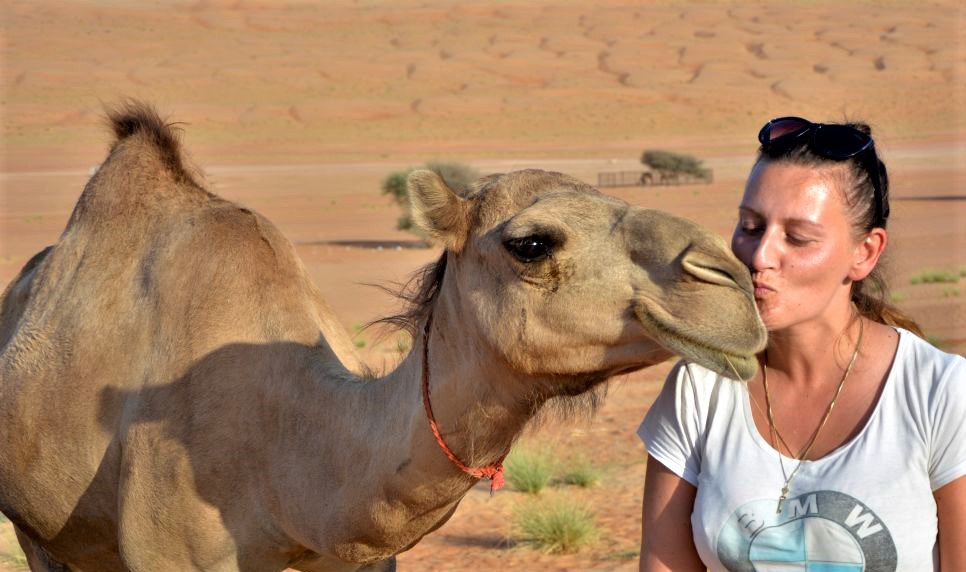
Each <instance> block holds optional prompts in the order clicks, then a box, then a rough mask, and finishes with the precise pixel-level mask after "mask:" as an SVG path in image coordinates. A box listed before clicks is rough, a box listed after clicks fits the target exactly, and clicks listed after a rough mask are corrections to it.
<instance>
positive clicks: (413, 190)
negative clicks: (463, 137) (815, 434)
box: [409, 170, 766, 397]
mask: <svg viewBox="0 0 966 572" xmlns="http://www.w3.org/2000/svg"><path fill="white" fill-rule="evenodd" d="M409 195H410V202H411V204H412V217H413V220H414V222H415V223H416V224H417V225H418V226H419V227H420V228H422V229H423V230H424V231H425V232H426V233H427V234H428V235H429V236H430V237H431V238H432V239H433V240H435V241H437V242H438V243H440V244H442V245H443V246H444V247H445V248H446V253H445V254H444V258H443V259H441V260H440V262H439V263H438V265H442V267H443V268H442V270H443V271H442V272H441V271H437V272H436V275H437V278H438V280H440V281H441V283H440V284H439V285H438V294H437V295H436V296H435V298H436V300H434V301H433V303H434V304H443V306H444V308H445V309H446V310H447V311H449V312H452V313H454V314H456V315H457V317H456V318H455V319H456V322H457V323H459V325H461V329H462V332H464V333H466V335H471V334H469V332H473V334H472V335H476V336H478V338H479V339H478V340H476V341H475V345H474V347H475V348H476V351H479V352H482V353H484V354H485V356H486V357H485V358H482V359H485V360H502V361H503V362H505V365H506V366H508V367H509V369H510V370H511V371H516V372H520V373H521V374H524V375H526V376H528V379H537V380H544V381H545V382H546V383H545V387H546V393H547V394H548V395H547V396H548V397H549V396H552V395H560V394H577V393H581V392H583V391H586V390H587V389H589V388H590V387H591V386H593V385H594V384H596V383H597V382H599V381H602V380H605V379H607V378H609V377H611V376H613V375H615V374H620V373H625V372H629V371H633V370H636V369H640V368H643V367H647V366H649V365H653V364H656V363H659V362H661V361H664V360H666V359H667V358H668V357H670V356H671V355H672V354H679V355H681V356H682V357H684V358H686V359H689V360H692V361H694V362H697V363H699V364H701V365H704V366H706V367H708V368H710V369H712V370H714V371H716V372H719V373H721V374H723V375H727V376H729V377H732V378H741V379H745V380H747V379H750V378H751V377H752V376H753V375H754V374H755V372H756V369H757V361H756V359H755V357H754V356H755V354H756V353H757V352H758V351H760V350H761V349H762V348H763V347H764V344H765V339H766V333H765V329H764V326H763V325H762V323H761V320H760V319H759V317H758V313H757V310H756V308H755V303H754V299H753V296H752V284H751V279H750V276H749V274H748V271H747V269H746V268H745V267H744V266H743V265H742V264H741V263H740V262H739V261H738V260H737V259H736V258H735V257H734V256H733V255H732V253H731V251H730V249H729V248H728V246H727V245H726V243H725V242H724V240H722V239H721V238H720V237H718V236H716V235H714V234H712V233H711V232H709V231H707V230H705V229H702V228H701V227H699V226H697V225H696V224H694V223H692V222H690V221H687V220H684V219H681V218H678V217H675V216H672V215H670V214H667V213H663V212H660V211H656V210H649V209H644V208H640V207H635V206H631V205H629V204H627V203H626V202H624V201H622V200H619V199H616V198H613V197H609V196H606V195H603V194H601V193H600V192H598V191H597V190H595V189H593V188H592V187H590V186H588V185H586V184H584V183H583V182H581V181H578V180H576V179H574V178H572V177H568V176H566V175H562V174H559V173H552V172H544V171H539V170H525V171H518V172H513V173H508V174H501V175H491V176H488V177H484V178H482V179H480V180H479V181H478V182H477V183H476V184H475V185H474V186H473V187H472V188H471V189H470V190H469V191H468V192H467V193H466V194H465V196H460V195H459V194H457V193H455V192H454V191H453V190H451V189H450V188H449V187H447V185H446V183H445V182H444V181H443V180H442V179H441V178H440V177H439V176H438V175H437V174H435V173H433V172H430V171H416V172H414V173H412V174H411V175H410V177H409Z"/></svg>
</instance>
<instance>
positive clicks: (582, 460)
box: [560, 455, 601, 489]
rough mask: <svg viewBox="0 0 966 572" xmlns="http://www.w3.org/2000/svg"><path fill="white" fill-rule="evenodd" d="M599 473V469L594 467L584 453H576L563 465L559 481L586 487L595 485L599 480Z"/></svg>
mask: <svg viewBox="0 0 966 572" xmlns="http://www.w3.org/2000/svg"><path fill="white" fill-rule="evenodd" d="M600 475H601V470H600V469H598V468H597V467H595V466H594V465H593V463H591V461H590V459H588V458H587V457H586V456H584V455H578V456H577V457H574V458H573V459H571V460H570V462H569V463H568V464H567V465H566V466H565V467H564V470H563V474H561V475H560V482H562V483H564V484H568V485H576V486H578V487H581V488H584V489H586V488H590V487H593V486H595V485H597V484H598V483H599V482H600Z"/></svg>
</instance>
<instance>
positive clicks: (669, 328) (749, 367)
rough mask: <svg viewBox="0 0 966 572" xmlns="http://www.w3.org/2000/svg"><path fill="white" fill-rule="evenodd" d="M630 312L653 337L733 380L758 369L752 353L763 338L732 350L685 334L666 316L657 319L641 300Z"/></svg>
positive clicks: (746, 377) (749, 376) (670, 349)
mask: <svg viewBox="0 0 966 572" xmlns="http://www.w3.org/2000/svg"><path fill="white" fill-rule="evenodd" d="M634 313H635V314H636V315H637V318H638V320H640V322H641V324H642V325H643V326H644V329H645V330H646V331H647V333H648V335H650V336H651V337H652V338H653V339H654V341H656V342H657V343H659V344H661V345H662V346H664V347H665V348H666V349H668V350H669V351H671V352H674V353H675V354H677V355H679V356H681V357H682V358H684V359H686V360H688V361H692V362H694V363H696V364H698V365H701V366H704V367H706V368H708V369H709V370H711V371H713V372H715V373H717V374H720V375H723V376H725V377H728V378H731V379H734V380H737V381H749V380H751V379H752V378H754V377H755V374H757V373H758V359H757V357H756V354H757V353H758V351H760V350H761V349H762V348H763V347H764V341H762V343H760V344H758V346H761V347H753V348H749V351H748V352H746V353H735V352H734V351H729V350H726V349H724V348H721V347H717V346H715V345H713V344H710V343H708V342H707V341H706V340H702V339H699V338H696V337H695V336H693V335H688V333H686V332H683V331H681V329H680V328H679V327H676V326H674V325H673V324H672V323H671V321H670V320H659V319H658V318H657V317H656V316H655V315H654V314H653V313H652V312H649V311H648V310H647V309H646V308H645V307H644V304H639V305H638V306H637V307H636V308H635V310H634Z"/></svg>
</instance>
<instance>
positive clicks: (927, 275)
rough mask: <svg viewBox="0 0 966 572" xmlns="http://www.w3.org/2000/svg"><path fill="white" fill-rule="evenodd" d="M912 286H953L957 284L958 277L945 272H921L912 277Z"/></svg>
mask: <svg viewBox="0 0 966 572" xmlns="http://www.w3.org/2000/svg"><path fill="white" fill-rule="evenodd" d="M910 282H911V283H913V284H942V283H946V284H954V283H956V282H959V275H957V274H956V273H954V272H949V271H946V270H923V271H921V272H917V273H915V274H913V275H912V278H911V279H910Z"/></svg>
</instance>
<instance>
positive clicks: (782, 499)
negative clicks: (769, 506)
mask: <svg viewBox="0 0 966 572" xmlns="http://www.w3.org/2000/svg"><path fill="white" fill-rule="evenodd" d="M787 498H788V485H785V486H784V487H782V496H780V497H778V509H777V510H776V511H775V514H781V513H782V509H783V508H785V499H787Z"/></svg>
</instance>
